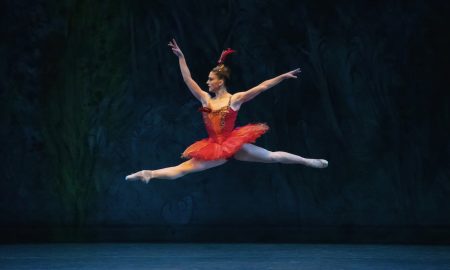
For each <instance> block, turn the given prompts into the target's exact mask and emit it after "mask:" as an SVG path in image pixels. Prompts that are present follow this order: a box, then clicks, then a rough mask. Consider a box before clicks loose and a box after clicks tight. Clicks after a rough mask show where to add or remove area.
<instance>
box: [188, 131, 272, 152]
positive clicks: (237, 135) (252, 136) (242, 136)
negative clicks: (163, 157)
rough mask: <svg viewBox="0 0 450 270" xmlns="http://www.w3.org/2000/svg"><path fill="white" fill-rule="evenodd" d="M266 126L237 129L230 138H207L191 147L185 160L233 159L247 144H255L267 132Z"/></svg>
mask: <svg viewBox="0 0 450 270" xmlns="http://www.w3.org/2000/svg"><path fill="white" fill-rule="evenodd" d="M267 130H269V127H268V126H267V125H266V124H262V123H261V124H248V125H245V126H243V127H237V128H236V129H234V130H233V131H232V132H231V133H230V134H229V135H228V136H226V137H222V138H211V137H209V138H206V139H203V140H200V141H197V142H195V143H194V144H192V145H191V146H189V147H188V148H187V149H186V150H185V151H184V152H183V154H182V157H183V158H193V157H194V158H197V159H202V160H215V159H227V158H230V157H232V156H233V155H234V154H235V153H236V152H237V151H239V149H240V148H241V147H242V145H243V144H245V143H253V142H255V141H256V139H257V138H259V137H260V136H261V135H263V134H264V133H266V132H267Z"/></svg>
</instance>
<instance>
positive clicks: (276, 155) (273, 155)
mask: <svg viewBox="0 0 450 270" xmlns="http://www.w3.org/2000/svg"><path fill="white" fill-rule="evenodd" d="M281 157H282V152H281V151H274V152H270V153H269V159H270V161H271V162H280V161H281Z"/></svg>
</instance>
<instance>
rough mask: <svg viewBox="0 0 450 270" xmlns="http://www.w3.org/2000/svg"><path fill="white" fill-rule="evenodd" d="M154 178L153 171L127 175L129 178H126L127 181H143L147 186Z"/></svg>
mask: <svg viewBox="0 0 450 270" xmlns="http://www.w3.org/2000/svg"><path fill="white" fill-rule="evenodd" d="M152 178H153V175H152V171H149V170H143V171H139V172H137V173H133V174H130V175H127V177H125V180H126V181H142V182H145V183H146V184H147V183H148V182H149V181H150V180H151V179H152Z"/></svg>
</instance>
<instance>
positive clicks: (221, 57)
mask: <svg viewBox="0 0 450 270" xmlns="http://www.w3.org/2000/svg"><path fill="white" fill-rule="evenodd" d="M234 52H236V51H235V50H232V49H230V48H228V49H226V50H223V51H222V54H221V55H220V58H219V61H217V64H218V65H221V64H223V63H224V62H225V59H226V58H227V56H228V55H229V54H232V53H234Z"/></svg>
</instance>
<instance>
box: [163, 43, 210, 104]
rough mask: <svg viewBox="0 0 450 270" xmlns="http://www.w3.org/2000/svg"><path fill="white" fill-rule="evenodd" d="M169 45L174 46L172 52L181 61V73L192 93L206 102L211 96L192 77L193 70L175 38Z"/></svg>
mask: <svg viewBox="0 0 450 270" xmlns="http://www.w3.org/2000/svg"><path fill="white" fill-rule="evenodd" d="M169 46H170V47H171V48H172V52H173V53H174V54H175V55H176V56H178V60H179V62H180V70H181V75H183V80H184V82H185V83H186V85H187V86H188V88H189V90H191V92H192V94H193V95H194V96H195V97H196V98H197V99H198V100H199V101H200V102H201V103H202V104H206V103H207V101H208V99H209V98H210V97H211V96H210V95H209V94H208V93H207V92H205V91H203V90H202V89H201V88H200V86H198V84H197V83H196V82H195V81H194V80H193V79H192V77H191V72H189V68H188V66H187V64H186V59H184V55H183V52H181V49H180V47H178V44H177V42H176V41H175V39H172V41H170V42H169Z"/></svg>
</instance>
